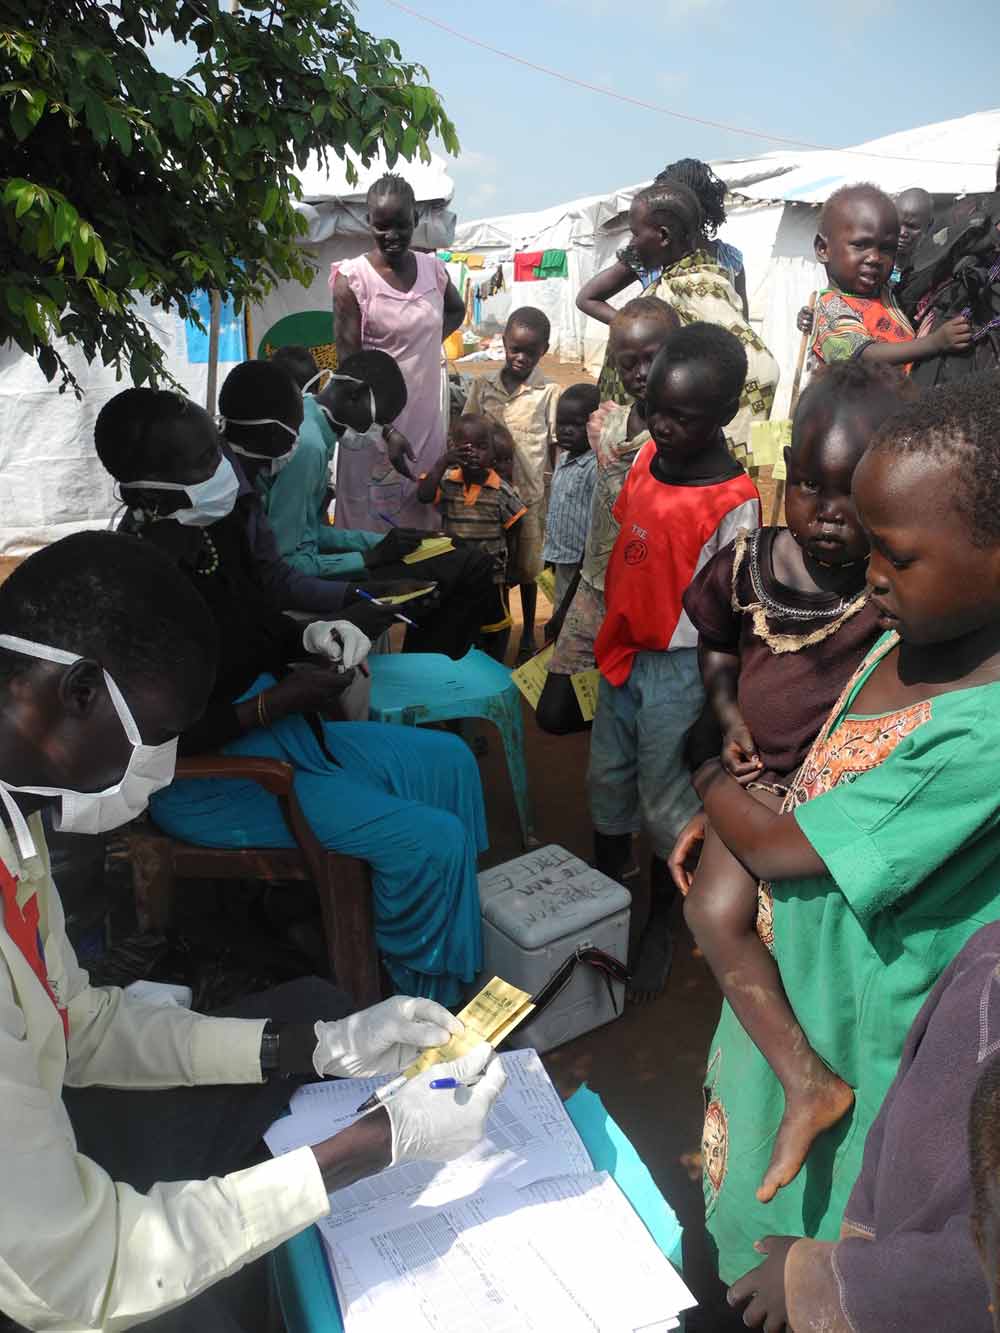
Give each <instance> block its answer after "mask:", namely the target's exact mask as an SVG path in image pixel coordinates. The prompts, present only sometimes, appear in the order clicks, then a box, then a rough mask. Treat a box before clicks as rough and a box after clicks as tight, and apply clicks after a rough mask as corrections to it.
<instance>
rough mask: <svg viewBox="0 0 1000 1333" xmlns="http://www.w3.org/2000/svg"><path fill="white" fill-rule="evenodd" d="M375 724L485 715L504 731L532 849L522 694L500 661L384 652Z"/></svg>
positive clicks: (474, 653) (371, 661) (374, 666)
mask: <svg viewBox="0 0 1000 1333" xmlns="http://www.w3.org/2000/svg"><path fill="white" fill-rule="evenodd" d="M368 666H369V669H370V670H371V676H372V690H371V703H370V705H369V714H368V715H369V717H370V718H371V720H372V721H373V722H398V723H402V724H403V725H404V726H408V727H415V726H419V725H420V724H421V723H422V722H446V721H448V720H450V719H452V718H462V717H483V718H486V720H487V721H488V722H492V723H493V725H494V726H495V727H496V728H497V730H498V731H499V732H500V736H501V738H502V739H503V748H504V753H505V754H506V756H507V771H508V772H509V773H510V781H511V786H512V787H513V788H514V801H515V803H516V805H517V817H518V820H519V821H520V824H521V840H522V842H523V844H524V846H525V847H528V846H529V845H530V839H531V834H532V821H531V810H530V804H529V801H528V773H527V769H526V768H525V764H524V724H523V722H522V720H521V695H520V692H519V691H518V688H517V686H516V685H515V684H514V682H513V681H512V680H511V678H510V672H509V671H508V670H507V668H506V667H505V666H504V665H503V664H502V663H501V662H495V661H494V660H493V658H492V657H489V656H488V655H487V654H486V653H483V652H480V651H479V649H478V648H472V649H470V650H469V652H467V653H466V655H465V656H464V657H463V658H461V659H460V660H459V661H457V662H453V661H452V659H451V658H450V657H445V656H444V654H443V653H380V654H377V655H375V656H371V657H369V658H368Z"/></svg>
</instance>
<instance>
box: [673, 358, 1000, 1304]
mask: <svg viewBox="0 0 1000 1333" xmlns="http://www.w3.org/2000/svg"><path fill="white" fill-rule="evenodd" d="M998 435H1000V381H998V380H997V378H996V376H982V377H977V378H975V379H967V380H965V381H964V382H963V384H962V386H961V388H952V387H950V386H948V387H945V388H942V389H940V390H938V391H936V392H935V393H934V394H933V395H930V396H929V397H927V398H925V399H922V400H920V401H919V402H917V403H915V404H914V405H913V406H910V407H906V408H904V409H903V410H901V411H900V412H898V413H897V414H895V415H894V416H892V417H890V418H889V419H888V420H887V421H885V422H884V423H883V425H882V426H881V427H880V428H879V430H878V432H877V433H876V435H875V437H874V440H873V441H872V443H871V444H870V445H869V448H868V450H867V452H866V454H865V456H864V457H863V458H862V460H861V462H860V463H859V464H858V466H857V469H856V471H855V476H854V481H853V495H854V499H855V503H856V505H857V509H858V516H859V519H860V522H861V524H862V525H863V527H864V529H865V531H866V533H867V535H868V538H869V541H870V544H871V556H870V562H869V567H868V585H869V588H870V590H871V598H872V602H873V603H874V605H875V607H876V609H877V612H878V621H879V625H880V627H881V628H882V629H883V630H885V631H887V632H886V633H885V634H884V635H883V636H882V637H881V639H880V640H879V641H878V642H877V643H876V645H875V647H874V648H873V649H872V651H871V652H870V653H869V654H868V656H867V657H866V659H865V660H864V662H863V663H862V664H861V666H860V667H859V669H858V671H857V672H856V673H855V675H854V678H853V679H852V681H851V682H850V683H849V684H848V686H847V687H846V688H845V690H844V692H843V694H842V695H841V698H840V700H839V701H838V702H837V704H836V705H835V707H834V709H833V711H832V712H831V714H830V717H829V718H828V720H827V722H826V723H825V725H824V726H823V728H822V730H821V731H820V734H819V736H818V738H817V740H816V742H815V743H814V745H813V747H812V749H811V751H810V753H809V755H808V757H807V759H806V761H805V763H804V765H803V766H802V768H801V769H800V771H799V773H798V775H797V776H796V777H795V778H794V780H793V782H792V784H791V789H790V791H789V793H788V796H787V797H786V798H785V800H784V802H783V805H782V810H781V812H780V813H776V812H774V811H772V810H769V809H768V808H767V807H766V806H765V805H763V804H762V803H761V802H760V801H759V800H758V799H757V798H756V797H755V796H754V795H753V794H751V793H748V792H747V791H745V790H744V788H743V787H742V786H741V785H740V784H739V783H738V782H737V781H736V780H735V779H733V778H732V777H731V776H730V775H729V774H728V773H727V772H726V770H725V768H724V767H723V765H722V763H721V762H720V761H719V760H718V759H712V760H709V761H707V762H706V763H704V764H702V765H701V766H700V767H699V768H698V769H697V770H696V772H695V774H694V777H693V781H694V785H695V788H696V790H697V791H698V793H699V795H700V796H701V798H702V801H703V804H704V807H705V811H706V814H707V816H708V818H709V821H710V823H711V825H712V828H713V830H714V831H715V833H716V834H717V835H718V836H719V838H720V839H721V840H722V842H723V843H725V845H726V846H727V847H728V848H729V850H730V851H731V852H732V853H733V854H734V855H735V856H736V857H738V858H739V860H740V861H741V862H742V864H743V865H744V866H745V867H746V868H747V870H748V871H749V872H750V873H751V874H752V875H754V876H755V877H756V878H758V879H759V880H761V881H764V882H765V886H764V889H763V890H762V896H763V898H764V900H765V902H766V901H768V900H771V905H772V926H771V947H772V950H773V953H774V957H775V961H776V963H777V966H778V969H779V972H780V976H781V982H782V984H783V986H784V990H785V993H786V995H787V998H788V1003H789V1005H790V1006H791V1010H792V1011H793V1013H794V1014H795V1016H796V1019H797V1020H798V1022H799V1023H800V1024H801V1026H802V1032H803V1035H804V1037H805V1039H806V1040H807V1041H808V1042H809V1043H810V1045H811V1047H812V1049H813V1050H814V1051H815V1053H816V1055H817V1056H818V1058H819V1059H820V1060H822V1061H823V1063H824V1064H825V1065H826V1066H827V1067H828V1068H829V1069H830V1070H831V1071H832V1072H833V1074H834V1075H836V1077H837V1078H838V1079H839V1080H841V1081H842V1083H843V1084H844V1085H846V1086H847V1087H848V1088H849V1089H851V1090H852V1091H853V1093H854V1106H853V1110H852V1111H851V1114H850V1115H849V1116H846V1117H844V1118H843V1119H842V1120H841V1121H840V1122H839V1123H838V1124H837V1125H836V1126H835V1128H834V1129H832V1130H831V1131H830V1132H829V1133H826V1134H821V1135H820V1137H818V1138H817V1139H816V1140H815V1142H814V1143H813V1144H812V1146H811V1148H809V1150H808V1156H807V1158H806V1161H805V1164H804V1168H803V1170H802V1171H801V1172H800V1173H799V1175H798V1176H797V1177H796V1178H795V1179H794V1180H792V1181H790V1183H788V1184H786V1185H784V1187H783V1188H782V1189H781V1190H780V1192H779V1193H778V1194H777V1195H776V1196H775V1198H774V1199H773V1201H772V1202H771V1203H770V1204H768V1205H766V1206H765V1205H762V1204H761V1203H760V1202H759V1201H755V1199H754V1189H755V1187H756V1185H757V1184H758V1182H759V1181H760V1179H761V1177H762V1175H763V1174H764V1172H765V1170H766V1169H767V1166H768V1163H769V1160H770V1159H771V1157H772V1154H773V1152H774V1149H775V1140H776V1136H777V1134H778V1132H779V1129H780V1128H781V1127H782V1125H783V1123H784V1110H785V1106H784V1095H783V1091H782V1087H781V1084H780V1081H779V1080H778V1078H777V1077H776V1075H775V1073H774V1072H773V1071H772V1069H771V1068H770V1066H769V1064H768V1063H767V1061H766V1060H765V1059H764V1057H763V1056H762V1055H761V1053H760V1052H759V1051H758V1050H757V1048H756V1047H755V1046H754V1044H753V1042H752V1041H751V1039H750V1038H749V1037H748V1036H747V1034H746V1033H745V1031H744V1030H743V1028H742V1027H741V1025H740V1023H739V1022H738V1020H737V1018H736V1016H735V1014H734V1012H733V1010H732V1009H731V1008H730V1007H729V1006H728V1005H727V1006H725V1007H724V1008H723V1013H722V1018H721V1020H720V1023H719V1027H718V1029H717V1032H716V1035H715V1038H714V1039H713V1042H712V1046H711V1054H710V1059H709V1067H708V1073H707V1078H706V1083H707V1085H708V1087H707V1090H706V1101H707V1110H706V1121H705V1193H706V1205H707V1214H708V1225H709V1229H710V1230H711V1232H712V1234H713V1236H714V1238H715V1241H716V1244H717V1246H718V1249H719V1256H720V1272H721V1275H722V1277H723V1279H724V1280H725V1281H727V1282H732V1281H733V1280H734V1279H735V1278H737V1277H739V1276H740V1275H741V1274H742V1273H745V1272H747V1270H748V1269H750V1268H754V1267H756V1266H757V1265H758V1264H759V1262H760V1255H761V1252H762V1251H761V1250H760V1249H758V1248H756V1247H757V1245H758V1243H759V1242H760V1241H761V1240H762V1238H763V1237H765V1236H775V1237H780V1236H794V1235H798V1236H801V1235H806V1236H810V1237H814V1238H817V1239H820V1240H833V1239H835V1238H836V1236H837V1235H838V1232H839V1228H840V1225H841V1220H842V1217H843V1213H844V1205H845V1203H846V1201H847V1196H848V1193H849V1191H850V1189H851V1186H852V1185H853V1183H854V1181H855V1180H856V1179H857V1177H858V1174H859V1172H860V1168H861V1157H862V1149H863V1146H864V1142H865V1137H866V1135H867V1132H868V1129H869V1127H870V1126H871V1124H872V1121H873V1119H874V1117H875V1115H876V1113H877V1112H878V1110H879V1107H880V1106H881V1104H882V1101H883V1099H884V1097H885V1094H886V1091H887V1089H888V1087H889V1084H890V1082H891V1080H892V1079H893V1077H894V1075H895V1073H896V1069H897V1067H898V1064H899V1059H900V1055H901V1052H902V1049H903V1044H904V1040H905V1037H906V1033H907V1031H908V1029H909V1026H910V1024H911V1022H912V1021H913V1018H914V1016H915V1014H916V1011H917V1009H918V1008H919V1006H920V1005H921V1003H922V1002H923V1000H924V999H925V998H926V996H927V995H928V993H929V991H930V990H931V987H932V986H933V985H934V983H935V981H936V980H937V978H938V976H939V975H940V973H941V972H942V971H943V970H944V968H945V967H946V966H947V964H948V963H949V962H950V961H951V959H952V958H953V957H954V956H955V955H956V953H957V952H958V951H959V949H960V948H961V947H962V945H963V944H964V942H965V941H966V940H967V939H968V938H969V937H970V936H971V935H972V934H973V932H974V931H975V930H976V929H977V928H978V927H979V926H981V925H983V924H985V923H987V922H989V921H993V920H996V919H998V917H1000V781H998V778H1000V773H998V767H1000V759H998V757H997V756H998V745H997V739H998V738H997V728H998V725H1000V724H998V722H997V718H998V717H1000V520H998V514H1000V474H998V472H997V468H996V462H995V457H996V440H997V438H998ZM761 915H762V919H765V920H766V916H767V913H766V912H764V913H762V914H761ZM821 1127H822V1126H821V1124H817V1128H821ZM899 1169H901V1170H905V1169H906V1168H905V1163H900V1166H899Z"/></svg>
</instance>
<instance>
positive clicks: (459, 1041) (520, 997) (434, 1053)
mask: <svg viewBox="0 0 1000 1333" xmlns="http://www.w3.org/2000/svg"><path fill="white" fill-rule="evenodd" d="M534 1009H535V1006H534V1005H533V1004H532V1003H531V996H530V995H529V994H528V992H527V991H525V990H518V988H517V987H516V986H512V985H511V984H510V982H509V981H502V980H501V978H500V977H494V978H493V980H492V981H490V982H488V983H487V984H486V985H485V986H484V987H483V989H482V990H481V991H480V992H479V994H478V995H477V996H475V997H474V998H473V999H471V1000H470V1001H469V1003H468V1004H467V1005H466V1006H465V1008H464V1009H463V1010H462V1011H461V1013H459V1015H458V1017H459V1018H460V1019H461V1020H462V1022H463V1023H464V1024H465V1031H464V1032H463V1033H462V1034H461V1036H458V1037H452V1038H451V1040H450V1041H449V1042H447V1043H446V1045H444V1046H435V1047H432V1048H431V1049H430V1050H427V1051H424V1052H423V1054H422V1055H421V1056H420V1057H419V1058H418V1059H416V1060H414V1062H413V1064H412V1065H409V1066H408V1067H407V1068H406V1069H404V1070H403V1074H404V1075H405V1077H406V1078H413V1076H414V1074H420V1073H423V1071H424V1070H425V1069H430V1068H431V1066H432V1065H436V1064H440V1063H441V1062H442V1061H443V1060H457V1059H459V1057H460V1056H463V1055H466V1054H468V1052H469V1051H471V1050H472V1049H473V1047H475V1046H478V1045H479V1043H480V1042H483V1041H488V1042H489V1044H490V1045H491V1046H493V1047H494V1048H495V1047H497V1046H499V1045H500V1043H501V1042H502V1041H503V1039H504V1037H507V1036H509V1035H510V1033H512V1032H513V1031H514V1029H515V1028H516V1027H517V1026H518V1024H519V1023H523V1022H524V1020H525V1019H526V1018H527V1017H528V1015H529V1014H531V1013H533V1012H534Z"/></svg>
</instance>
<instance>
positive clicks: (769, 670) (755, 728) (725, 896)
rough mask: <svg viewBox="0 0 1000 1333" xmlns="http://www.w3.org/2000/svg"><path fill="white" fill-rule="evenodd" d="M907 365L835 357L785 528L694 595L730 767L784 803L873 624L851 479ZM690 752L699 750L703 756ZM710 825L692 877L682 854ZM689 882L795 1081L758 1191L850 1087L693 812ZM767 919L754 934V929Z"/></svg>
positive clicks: (803, 447) (812, 399)
mask: <svg viewBox="0 0 1000 1333" xmlns="http://www.w3.org/2000/svg"><path fill="white" fill-rule="evenodd" d="M906 387H907V386H906V381H905V380H904V379H903V377H902V376H901V375H900V373H899V372H898V371H893V370H888V369H880V368H878V367H873V366H866V365H863V364H861V363H858V362H854V361H845V362H840V363H839V364H837V365H835V366H832V367H830V368H829V369H828V370H825V371H822V372H820V373H819V374H818V375H817V376H816V377H815V378H814V379H813V381H812V382H811V383H810V385H809V387H808V388H807V389H806V391H805V393H804V394H803V395H802V399H801V401H800V403H799V407H798V410H797V412H796V414H795V421H794V424H793V429H792V445H791V448H790V449H788V450H786V461H787V465H788V490H787V499H786V502H785V509H786V514H787V520H788V527H787V528H774V527H768V528H760V529H758V530H757V531H754V532H749V533H743V534H741V535H740V536H739V537H738V538H737V539H736V541H735V542H733V543H731V544H730V545H729V546H727V547H725V548H724V549H723V550H722V551H720V552H719V554H718V555H716V556H715V557H713V559H712V560H710V561H709V562H708V564H707V565H706V566H705V567H704V569H702V570H701V572H700V573H699V574H698V575H697V576H696V577H695V579H694V582H693V583H692V584H691V586H690V588H688V590H687V592H686V593H685V595H684V607H685V610H686V611H687V613H688V615H689V616H690V618H691V620H692V622H693V624H694V626H695V628H696V629H697V630H698V656H699V663H700V666H701V675H702V681H703V683H704V686H705V692H706V695H707V702H708V707H709V708H710V709H711V711H712V713H713V714H714V716H715V719H716V721H717V723H718V726H719V729H720V730H721V733H722V754H721V757H722V763H723V765H724V766H725V769H726V771H727V772H728V773H729V774H730V775H731V776H732V777H734V778H735V779H736V781H737V782H739V783H740V784H741V785H742V786H745V787H747V788H748V790H750V791H752V792H753V793H754V795H755V796H756V797H757V798H758V799H759V800H760V801H762V802H763V803H764V804H765V805H767V806H768V807H769V808H771V809H775V810H776V809H778V808H779V807H780V805H781V802H782V800H783V798H784V797H785V795H786V794H787V792H788V785H789V780H790V778H791V777H792V776H793V775H794V774H795V772H796V771H797V770H798V769H799V768H800V766H801V764H802V762H803V760H804V759H805V757H806V755H807V753H808V751H809V747H810V746H811V744H812V742H813V741H814V740H815V738H816V735H817V733H818V732H819V729H820V727H821V726H822V724H823V722H824V721H825V719H826V717H827V715H828V714H829V712H830V709H831V708H832V707H833V705H834V704H835V703H836V701H837V698H838V696H839V695H840V692H841V690H842V689H843V688H844V686H845V685H846V684H847V681H848V680H849V679H850V677H851V675H852V674H853V672H854V670H855V669H856V668H857V666H858V664H859V663H860V662H861V660H862V658H863V657H864V655H865V653H866V652H867V651H868V650H869V649H870V648H871V647H872V645H873V644H874V642H875V640H876V638H877V637H878V632H879V631H878V619H877V612H876V609H875V607H874V605H873V604H872V603H871V602H870V601H869V598H868V589H867V585H866V574H867V560H868V541H867V538H866V537H865V534H864V531H863V529H862V527H861V524H860V522H859V520H858V516H857V511H856V510H855V507H854V501H853V500H852V498H851V481H852V479H853V476H854V469H855V467H856V466H857V464H858V461H859V460H860V458H861V456H862V455H863V453H864V451H865V448H866V447H867V444H868V441H869V439H870V438H871V437H872V435H873V434H874V432H875V430H876V429H877V428H878V427H879V426H880V425H881V423H882V421H884V420H885V418H886V417H888V416H890V415H891V414H892V413H893V412H894V411H896V410H898V408H899V407H900V406H901V398H900V394H901V392H902V391H903V390H904V389H905V388H906ZM705 757H706V756H705V755H704V754H702V755H701V756H699V755H697V754H696V755H695V756H694V760H695V764H697V763H698V760H699V758H705ZM701 837H704V839H705V842H704V846H703V848H702V851H701V859H700V862H699V864H698V869H697V872H696V874H695V875H694V877H693V884H692V882H691V876H690V875H689V874H688V873H687V871H686V870H685V863H686V861H687V859H688V857H689V855H690V851H691V848H692V845H693V843H694V842H695V840H696V839H699V838H701ZM671 870H672V872H673V874H674V878H675V881H676V882H677V884H678V885H679V887H680V888H681V890H682V891H683V892H687V891H688V887H689V885H690V894H689V896H688V899H687V902H686V904H685V917H686V919H687V923H688V925H689V927H690V928H691V931H692V933H693V935H694V937H695V939H696V941H697V943H698V947H699V948H700V949H701V950H702V952H703V953H704V954H705V957H706V958H707V959H708V962H709V965H710V966H711V968H712V970H713V972H714V973H715V976H716V980H717V981H718V983H719V986H720V988H721V990H722V992H723V994H724V995H725V996H726V998H727V999H728V1001H729V1003H730V1005H731V1006H732V1008H733V1011H734V1012H735V1013H736V1015H737V1017H738V1018H739V1019H740V1020H741V1022H742V1023H743V1025H744V1027H745V1028H746V1030H747V1032H748V1034H749V1035H750V1036H751V1037H752V1038H753V1040H754V1041H755V1042H756V1043H757V1045H758V1046H759V1047H760V1050H761V1051H762V1053H763V1054H764V1056H765V1058H766V1059H767V1060H768V1061H769V1063H770V1065H771V1067H772V1069H773V1070H774V1072H775V1074H776V1075H777V1076H778V1078H779V1079H780V1081H781V1085H782V1088H783V1089H784V1094H785V1118H784V1120H783V1121H782V1125H781V1129H780V1130H779V1133H778V1138H777V1141H776V1143H775V1148H774V1154H773V1156H772V1159H771V1162H770V1164H769V1165H768V1169H767V1173H766V1175H765V1176H764V1180H763V1183H762V1184H761V1186H760V1188H759V1189H758V1191H757V1197H758V1198H759V1199H761V1200H762V1201H766V1200H768V1199H770V1198H772V1197H773V1195H774V1193H775V1191H776V1190H777V1189H778V1188H780V1186H782V1185H784V1184H787V1182H788V1181H789V1180H790V1179H791V1178H792V1177H793V1176H794V1175H795V1173H796V1172H797V1171H798V1169H799V1167H800V1166H801V1164H802V1161H803V1159H804V1157H805V1154H806V1153H807V1152H808V1150H809V1145H810V1144H811V1142H812V1140H813V1138H815V1136H816V1135H817V1134H818V1133H821V1132H822V1131H823V1130H824V1129H828V1128H829V1126H830V1125H831V1124H833V1123H835V1122H836V1121H837V1120H838V1119H839V1118H840V1117H841V1116H842V1115H843V1114H844V1112H845V1111H847V1110H848V1109H849V1108H850V1106H851V1104H852V1102H853V1100H854V1096H853V1093H852V1092H851V1090H850V1088H849V1087H848V1086H847V1085H846V1083H844V1082H842V1080H841V1079H839V1078H837V1076H836V1075H835V1074H833V1073H831V1071H830V1070H829V1069H828V1068H827V1067H826V1065H824V1064H823V1062H822V1060H820V1058H819V1057H818V1056H817V1055H816V1053H815V1051H813V1050H812V1048H811V1047H810V1046H809V1043H808V1041H807V1040H806V1038H805V1036H804V1035H803V1032H802V1029H801V1027H799V1025H798V1024H797V1022H796V1021H795V1017H794V1015H793V1014H792V1011H791V1009H790V1007H789V1004H788V1000H787V998H786V996H785V994H784V991H783V990H782V988H781V980H780V977H779V976H778V969H777V967H776V965H775V962H774V959H773V958H772V957H771V955H770V953H768V951H767V948H766V947H765V942H766V941H767V940H768V927H769V922H768V921H767V919H766V917H761V918H760V919H758V910H757V881H756V879H754V877H753V876H752V875H750V874H748V873H747V871H746V870H744V868H743V866H742V865H741V864H740V862H739V861H738V860H737V859H736V857H735V856H733V855H732V853H731V852H729V851H728V849H727V848H726V846H725V844H724V843H723V842H721V841H720V839H719V838H718V836H717V835H716V834H715V833H714V832H713V831H712V829H711V828H708V829H707V831H706V828H705V816H704V815H703V814H701V813H699V814H698V815H696V816H695V818H694V819H693V820H692V822H691V824H689V825H688V828H687V829H686V830H685V833H684V834H682V835H681V838H680V839H679V841H678V845H677V847H676V848H675V849H674V854H673V856H672V857H671ZM758 932H759V934H758Z"/></svg>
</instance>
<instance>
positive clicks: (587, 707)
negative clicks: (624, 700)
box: [569, 667, 601, 722]
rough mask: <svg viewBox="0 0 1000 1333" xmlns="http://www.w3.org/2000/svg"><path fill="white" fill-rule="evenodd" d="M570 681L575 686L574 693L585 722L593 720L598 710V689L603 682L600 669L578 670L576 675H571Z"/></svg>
mask: <svg viewBox="0 0 1000 1333" xmlns="http://www.w3.org/2000/svg"><path fill="white" fill-rule="evenodd" d="M569 683H570V684H571V685H572V686H573V693H574V694H575V695H576V701H577V703H578V704H579V705H580V712H581V713H582V714H583V720H584V722H593V720H594V714H595V713H596V712H597V691H598V687H599V686H600V683H601V673H600V671H598V669H597V667H591V668H590V670H589V671H578V672H577V673H576V675H574V676H570V678H569Z"/></svg>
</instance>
